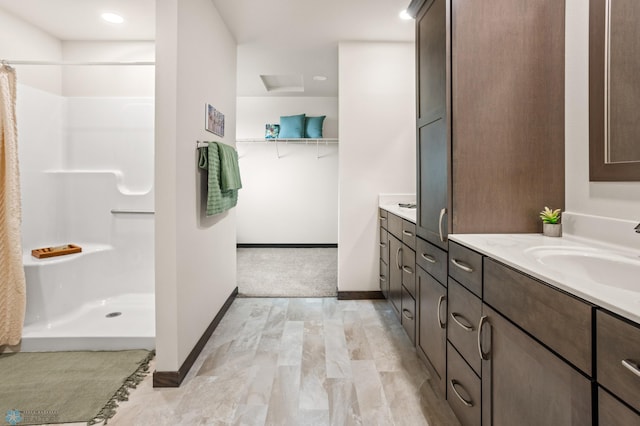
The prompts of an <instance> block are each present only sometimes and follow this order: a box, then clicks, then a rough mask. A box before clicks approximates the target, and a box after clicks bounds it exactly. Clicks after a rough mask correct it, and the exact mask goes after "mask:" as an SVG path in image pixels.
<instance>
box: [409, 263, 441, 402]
mask: <svg viewBox="0 0 640 426" xmlns="http://www.w3.org/2000/svg"><path fill="white" fill-rule="evenodd" d="M416 290H417V292H418V297H417V299H416V309H417V311H418V323H419V326H418V327H417V329H416V351H417V352H418V355H422V357H423V358H426V359H425V361H426V364H427V368H428V369H429V368H430V370H433V371H430V373H431V381H432V383H434V384H435V385H436V388H437V389H438V390H439V391H440V394H441V396H444V395H446V393H447V382H446V373H447V371H446V366H447V355H446V354H447V288H446V287H445V286H443V285H442V284H440V283H439V282H438V281H436V279H435V278H433V277H432V276H431V275H429V274H427V273H426V272H425V271H424V270H422V269H418V277H417V281H416Z"/></svg>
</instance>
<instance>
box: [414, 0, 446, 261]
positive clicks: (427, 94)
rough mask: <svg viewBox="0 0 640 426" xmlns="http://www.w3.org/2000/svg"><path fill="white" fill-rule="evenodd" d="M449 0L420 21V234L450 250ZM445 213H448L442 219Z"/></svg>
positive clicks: (428, 6) (438, 0)
mask: <svg viewBox="0 0 640 426" xmlns="http://www.w3.org/2000/svg"><path fill="white" fill-rule="evenodd" d="M447 27H448V25H447V2H446V1H445V0H434V1H427V2H425V6H423V8H422V10H421V11H420V13H419V14H418V19H417V23H416V29H417V34H416V40H417V47H416V53H417V60H416V66H417V70H416V75H417V94H418V100H417V112H418V120H417V128H418V130H417V143H418V146H417V148H418V170H417V174H418V176H417V178H418V182H417V185H418V194H417V195H418V197H417V198H418V200H417V201H418V215H417V223H416V232H417V234H418V236H420V237H422V238H424V239H425V240H427V241H429V242H431V243H433V244H435V245H437V246H439V247H441V248H444V249H445V250H446V248H447V245H446V233H447V223H446V218H447V217H446V215H445V214H444V213H446V208H447V200H448V197H447V191H448V173H449V169H448V163H449V162H448V118H447V111H448V108H447V97H448V95H447V92H448V90H447V88H448V87H449V85H448V84H447V39H448V37H447ZM441 213H443V215H442V216H441Z"/></svg>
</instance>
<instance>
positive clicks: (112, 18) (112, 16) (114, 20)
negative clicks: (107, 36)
mask: <svg viewBox="0 0 640 426" xmlns="http://www.w3.org/2000/svg"><path fill="white" fill-rule="evenodd" d="M100 16H101V17H102V19H104V20H105V21H107V22H109V23H111V24H122V23H123V22H124V18H123V17H122V16H120V15H118V14H117V13H112V12H105V13H103V14H102V15H100Z"/></svg>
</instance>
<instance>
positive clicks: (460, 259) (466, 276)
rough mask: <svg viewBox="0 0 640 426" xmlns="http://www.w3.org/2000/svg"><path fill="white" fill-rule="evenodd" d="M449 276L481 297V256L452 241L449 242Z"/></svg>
mask: <svg viewBox="0 0 640 426" xmlns="http://www.w3.org/2000/svg"><path fill="white" fill-rule="evenodd" d="M449 275H451V276H452V277H453V278H455V279H456V281H458V282H459V283H460V284H462V285H463V286H465V287H466V288H468V289H469V290H471V292H472V293H473V294H475V295H476V296H478V297H482V255H481V254H480V253H476V252H475V251H473V250H470V249H468V248H466V247H463V246H461V245H459V244H456V243H454V242H453V241H451V242H449Z"/></svg>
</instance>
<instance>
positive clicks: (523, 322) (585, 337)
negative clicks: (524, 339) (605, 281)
mask: <svg viewBox="0 0 640 426" xmlns="http://www.w3.org/2000/svg"><path fill="white" fill-rule="evenodd" d="M484 301H485V302H486V303H487V304H489V305H490V306H492V307H493V308H494V309H496V310H497V311H499V312H500V313H502V314H503V315H504V316H505V317H507V318H508V319H510V320H511V321H512V322H514V323H515V324H517V325H518V326H520V327H521V328H522V329H524V330H527V332H528V333H530V334H531V335H532V336H534V337H535V338H536V339H538V340H539V341H541V342H542V343H544V344H545V345H547V346H548V347H550V348H551V349H553V350H554V351H556V352H557V353H558V354H560V355H561V356H562V357H564V358H565V359H566V360H568V361H569V362H571V363H573V365H575V366H576V367H578V368H579V369H581V370H582V371H584V372H585V373H587V374H588V375H589V376H592V372H591V334H592V333H591V330H592V328H591V315H592V306H591V305H589V304H587V303H585V302H582V301H580V300H578V299H577V298H575V297H573V296H570V295H568V294H566V293H564V292H561V291H559V290H557V289H554V288H552V287H550V286H549V285H547V284H544V283H543V282H541V281H538V280H535V279H533V278H530V277H528V276H526V275H524V274H521V273H520V272H518V271H515V270H513V269H511V268H509V267H507V266H504V265H502V264H500V263H497V262H496V261H495V260H493V259H490V258H486V259H485V262H484Z"/></svg>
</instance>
